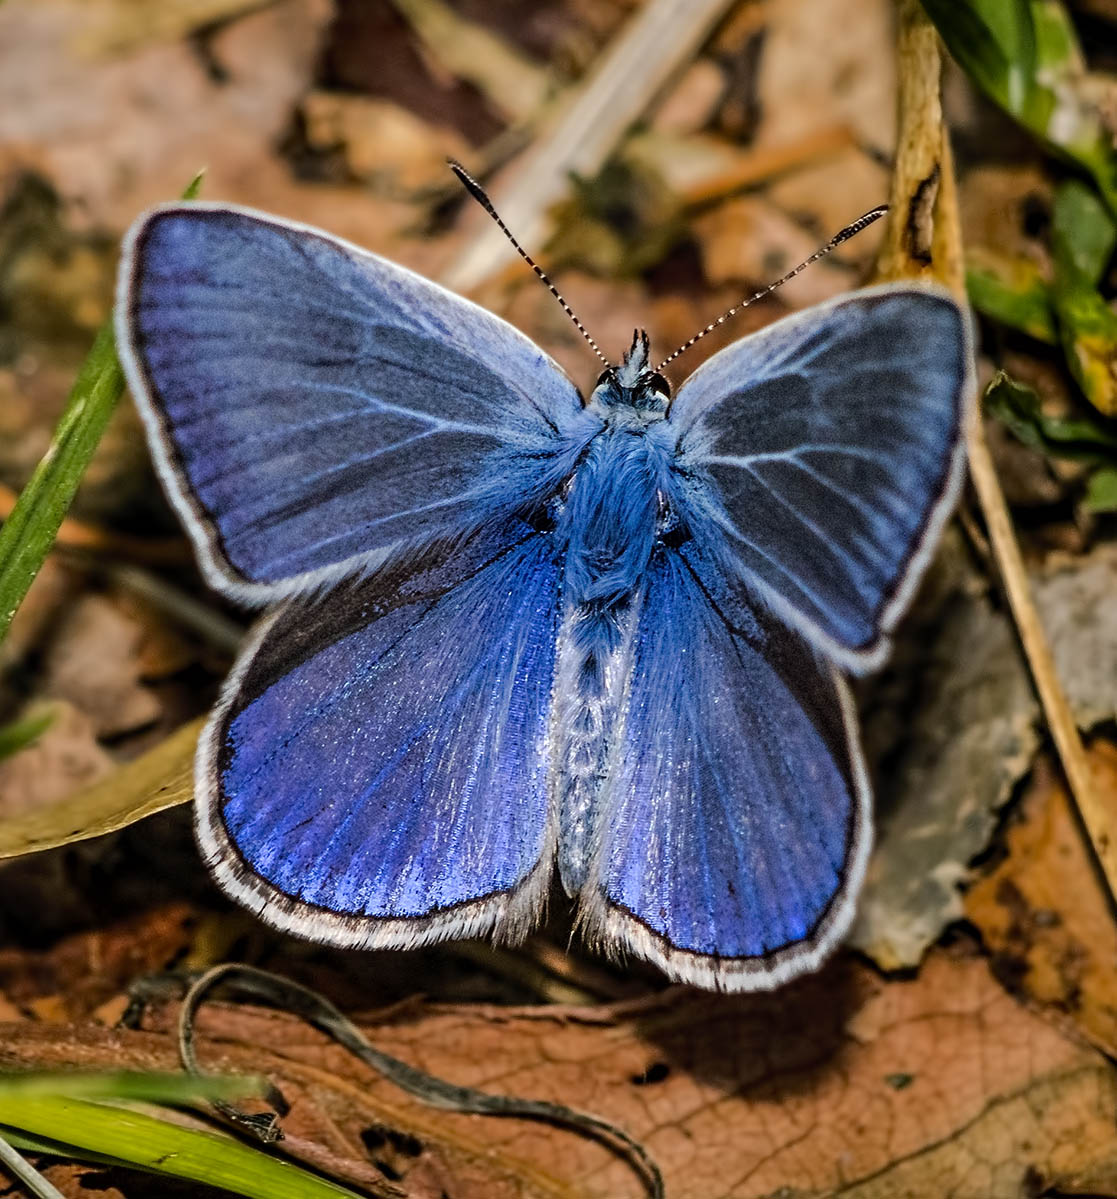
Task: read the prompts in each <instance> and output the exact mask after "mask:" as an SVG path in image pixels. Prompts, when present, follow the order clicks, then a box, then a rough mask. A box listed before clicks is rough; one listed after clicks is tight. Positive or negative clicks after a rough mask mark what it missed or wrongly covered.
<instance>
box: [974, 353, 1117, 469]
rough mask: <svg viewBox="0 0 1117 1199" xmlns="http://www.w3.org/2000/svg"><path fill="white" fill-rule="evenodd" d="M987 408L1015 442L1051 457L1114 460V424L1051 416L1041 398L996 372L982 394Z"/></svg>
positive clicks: (1116, 450)
mask: <svg viewBox="0 0 1117 1199" xmlns="http://www.w3.org/2000/svg"><path fill="white" fill-rule="evenodd" d="M985 406H986V409H987V410H988V411H989V412H990V413H991V414H992V415H993V416H996V417H997V418H998V419H999V420H1001V421H1003V422H1004V424H1006V425H1007V426H1008V427H1009V428H1010V429H1011V430H1012V432H1013V433H1014V434H1015V436H1016V437H1017V439H1018V440H1020V441H1022V442H1024V444H1025V445H1030V446H1035V447H1036V448H1037V449H1040V450H1043V451H1044V452H1045V453H1048V454H1051V455H1052V456H1053V457H1059V458H1073V459H1077V460H1079V461H1085V462H1098V463H1102V464H1105V465H1109V464H1110V463H1112V462H1113V460H1114V458H1115V457H1117V422H1113V421H1105V420H1102V419H1100V418H1098V417H1094V416H1090V415H1083V416H1081V417H1072V418H1067V417H1052V416H1047V415H1046V414H1045V413H1044V412H1043V407H1042V404H1041V403H1040V398H1039V396H1038V395H1036V393H1035V392H1034V391H1033V390H1032V388H1030V387H1028V386H1026V385H1025V384H1023V383H1017V382H1015V381H1014V380H1013V379H1010V378H1009V377H1008V375H1006V374H1005V373H1004V371H1000V372H998V374H997V375H996V376H995V378H994V379H993V381H992V382H991V383H990V384H989V386H988V388H987V389H986V391H985Z"/></svg>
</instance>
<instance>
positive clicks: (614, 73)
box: [442, 0, 732, 291]
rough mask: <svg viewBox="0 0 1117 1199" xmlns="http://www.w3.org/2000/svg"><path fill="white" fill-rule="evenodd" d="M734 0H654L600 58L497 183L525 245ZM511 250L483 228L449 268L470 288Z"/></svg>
mask: <svg viewBox="0 0 1117 1199" xmlns="http://www.w3.org/2000/svg"><path fill="white" fill-rule="evenodd" d="M731 3H732V0H649V2H648V3H647V4H645V5H643V7H642V8H640V10H639V11H638V12H637V13H636V14H635V16H633V17H632V19H631V20H630V21H629V22H628V24H627V25H626V26H625V27H624V29H623V30H622V31H621V33H620V34H619V35H618V37H617V38H616V39H615V41H614V42H613V44H612V45H611V46H610V47H609V48H608V49H607V50H606V51H605V52H604V53H603V54H602V55H600V57H599V58H598V60H597V62H596V63H595V64H594V66H593V69H592V71H591V72H590V74H589V76H588V77H587V79H586V80H585V82H584V83H583V84H582V85H581V86H580V87H577V88H572V89H571V97H570V101H569V104H568V106H566V107H565V108H564V109H563V111H562V112H561V114H559V115H557V116H556V118H555V123H554V124H553V125H552V127H551V128H550V130H549V131H545V132H543V133H542V134H541V135H540V136H539V138H538V140H537V141H536V143H535V145H534V146H533V147H532V149H531V150H530V151H528V152H527V153H525V154H524V156H523V157H522V158H521V159H520V160H519V161H518V162H517V163H516V165H515V167H514V170H515V178H514V179H512V180H510V181H509V182H508V184H507V185H506V186H505V185H503V184H501V183H498V184H496V186H494V187H493V188H492V198H493V202H494V204H495V205H496V207H497V208H498V209H499V211H500V214H501V216H503V218H504V219H505V221H507V222H508V225H509V227H510V228H511V229H513V230H515V233H516V236H517V237H518V238H519V239H520V240H521V241H522V242H523V243H524V244H525V245H527V246H531V247H533V248H534V247H535V246H537V245H539V244H540V242H541V241H542V239H543V236H544V232H545V229H546V221H547V210H548V209H549V208H550V206H551V205H552V204H554V203H555V202H556V201H557V200H559V199H561V198H562V197H563V195H565V193H566V190H567V188H568V187H569V183H570V176H571V174H579V175H593V174H594V173H595V172H596V171H597V170H598V169H599V168H600V167H601V165H602V164H603V163H604V162H605V160H606V158H608V156H609V155H610V154H611V153H612V151H613V149H614V147H615V146H616V144H617V143H618V142H619V141H620V139H621V138H622V137H623V136H624V134H625V133H626V132H627V131H628V129H629V127H630V126H631V125H632V123H633V122H634V121H635V120H637V119H638V118H639V117H640V116H641V114H642V113H643V112H644V110H645V109H646V108H647V106H648V105H649V104H650V103H651V101H652V100H653V99H654V97H655V96H656V94H657V93H658V92H659V90H660V89H661V88H662V87H663V85H664V83H666V82H667V80H668V79H670V78H671V77H672V75H673V74H674V72H675V71H676V70H677V69H678V68H679V66H680V65H681V64H684V63H687V62H689V61H690V59H691V57H692V56H693V54H694V52H695V51H696V50H697V49H698V47H699V46H700V45H701V44H702V42H703V41H704V40H705V38H706V36H707V35H708V34H709V32H710V30H711V29H712V28H713V26H714V24H715V23H716V22H717V21H718V20H719V18H720V17H721V16H722V15H723V14H724V13H725V11H726V10H727V9H728V8H729V7H730V4H731ZM510 253H511V249H510V247H509V245H508V243H507V242H506V241H505V240H504V238H503V237H502V236H501V235H500V233H498V232H497V231H496V229H488V228H482V229H481V230H480V232H479V233H478V236H476V237H474V238H472V239H471V240H470V242H469V244H468V245H467V246H466V248H465V250H464V252H463V253H462V255H461V256H460V257H459V258H458V259H457V261H456V262H454V263H452V264H451V266H450V267H449V268H448V269H447V270H446V271H444V272H443V274H442V282H443V283H445V284H446V286H447V287H452V288H453V289H454V290H456V291H469V290H471V289H472V288H474V287H476V286H477V285H478V284H479V283H481V282H482V281H483V280H484V279H487V278H488V277H489V276H490V275H492V274H493V273H494V272H495V271H496V270H498V269H499V268H500V267H501V266H502V265H503V264H504V262H505V260H506V258H507V257H508V256H509V254H510Z"/></svg>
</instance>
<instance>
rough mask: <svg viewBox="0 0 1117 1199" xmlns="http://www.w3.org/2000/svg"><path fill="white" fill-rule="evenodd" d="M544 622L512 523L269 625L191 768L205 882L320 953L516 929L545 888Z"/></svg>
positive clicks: (551, 556) (547, 612)
mask: <svg viewBox="0 0 1117 1199" xmlns="http://www.w3.org/2000/svg"><path fill="white" fill-rule="evenodd" d="M558 621H559V563H558V561H557V557H556V551H555V547H554V544H553V542H552V540H551V538H550V537H549V536H548V535H547V534H544V533H538V532H536V531H534V530H532V529H531V528H530V527H528V526H525V525H518V526H516V528H514V529H511V530H502V531H500V534H499V535H495V536H492V537H485V538H479V539H474V540H473V541H472V542H470V543H469V544H467V545H465V546H460V545H459V546H457V547H455V549H454V552H452V553H450V554H448V555H446V554H444V553H442V552H441V551H437V550H431V551H430V552H428V553H427V554H426V555H425V556H418V557H416V558H414V559H412V560H410V561H409V562H407V563H406V564H403V563H401V564H397V565H396V566H394V567H392V568H390V569H387V570H383V571H381V572H379V573H378V574H376V575H375V576H373V577H371V578H369V579H364V580H350V581H347V582H344V583H342V584H340V585H339V586H337V587H336V588H334V589H333V590H331V591H330V592H328V593H327V594H325V595H324V596H323V597H321V598H320V599H317V600H313V601H307V600H302V599H295V600H291V601H288V603H286V604H285V605H283V606H282V607H280V608H279V609H278V610H277V611H276V612H275V613H274V614H272V615H271V616H269V617H267V618H265V620H264V621H263V623H262V624H261V626H260V627H259V628H258V629H257V631H256V632H255V634H254V635H253V637H252V638H251V641H250V643H249V645H248V647H247V648H246V649H245V651H244V652H243V653H242V655H241V657H240V659H239V660H238V662H237V665H236V667H235V668H234V670H233V672H232V674H231V676H230V678H229V680H228V682H227V683H226V685H225V689H224V692H223V694H222V698H221V702H220V704H219V706H218V708H217V709H216V711H215V712H214V715H213V717H212V718H211V720H210V724H209V726H208V727H207V729H206V732H205V734H204V736H203V738H202V743H201V747H200V752H199V756H198V761H197V775H196V791H197V803H198V806H197V821H198V835H199V840H200V843H201V846H202V849H203V852H204V854H205V856H206V858H207V860H208V862H209V865H210V866H211V868H212V869H213V871H214V874H215V876H216V878H217V879H218V881H219V883H220V884H221V885H222V886H223V888H224V889H225V890H226V891H227V892H228V893H229V894H230V895H231V896H233V897H234V898H235V899H237V900H239V901H240V902H242V903H244V904H245V905H246V906H248V907H249V908H250V909H252V910H253V911H255V912H257V913H258V914H259V915H260V916H261V917H262V918H263V919H264V920H266V921H267V922H268V923H270V924H272V925H274V926H276V927H278V928H281V929H283V930H285V931H288V932H292V933H295V934H297V935H299V936H304V937H308V938H310V939H312V940H318V941H325V942H329V943H332V944H336V945H344V946H349V947H364V948H386V947H391V948H408V947H412V946H415V945H420V944H424V943H427V942H429V941H434V940H439V939H442V938H445V937H461V936H472V935H479V934H483V933H486V932H494V933H495V934H496V935H499V936H503V937H515V936H518V935H522V934H523V933H524V932H526V931H527V929H528V928H529V927H530V926H531V925H532V924H533V923H534V922H535V921H536V920H537V919H538V917H539V914H540V911H541V907H542V904H543V901H544V897H545V895H546V890H547V887H548V884H549V880H550V875H551V871H552V859H553V846H554V841H555V833H554V820H553V818H552V815H551V812H550V798H549V790H548V786H547V773H548V748H547V732H548V726H549V714H550V704H551V687H552V676H553V673H554V654H555V639H556V635H557V627H558Z"/></svg>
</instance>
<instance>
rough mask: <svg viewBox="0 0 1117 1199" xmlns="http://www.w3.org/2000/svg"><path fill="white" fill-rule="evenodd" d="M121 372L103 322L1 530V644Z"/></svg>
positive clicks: (112, 404) (120, 384)
mask: <svg viewBox="0 0 1117 1199" xmlns="http://www.w3.org/2000/svg"><path fill="white" fill-rule="evenodd" d="M123 393H124V374H123V372H122V371H121V369H120V363H119V361H118V360H117V357H116V349H115V346H114V345H113V335H112V324H111V322H106V323H105V324H104V325H103V326H102V327H101V330H100V332H99V333H98V334H97V338H96V340H95V341H94V342H93V349H92V350H90V352H89V357H88V358H86V360H85V362H84V363H83V364H82V368H81V370H80V371H79V372H78V377H77V381H76V382H75V383H74V386H73V390H72V391H71V392H70V398H69V400H68V401H67V403H66V411H65V412H64V413H63V414H62V419H61V420H60V421H59V423H58V427H57V428H56V429H55V431H54V438H53V440H52V441H51V444H50V448H49V449H48V450H47V452H46V454H45V455H44V457H43V459H42V461H41V462H40V463H39V465H38V466H37V467H36V468H35V472H34V474H33V475H32V476H31V478H30V480H29V481H28V484H27V486H26V487H25V488H24V489H23V491H22V492H20V496H19V499H18V500H17V501H16V504H15V507H14V508H13V509H12V513H11V515H10V516H9V517H8V519H7V520H6V521H5V522H4V526H3V528H0V640H3V638H4V636H5V634H6V633H7V631H8V627H9V626H10V625H11V623H12V617H13V616H15V614H16V610H17V609H18V608H19V605H20V604H21V603H22V602H23V597H24V596H25V595H26V594H27V591H28V588H29V587H30V586H31V584H32V582H33V581H34V579H35V576H36V575H37V574H38V573H39V568H40V567H41V566H42V564H43V560H44V559H45V558H46V556H47V553H48V552H49V551H50V547H51V546H52V545H53V544H54V539H55V536H56V535H57V533H58V526H59V525H60V524H61V523H62V518H63V517H64V516H65V515H66V511H67V509H68V508H69V507H70V503H71V501H72V500H73V498H74V492H76V491H77V489H78V484H79V483H80V482H81V477H82V475H83V474H84V473H85V468H86V467H87V466H88V465H89V461H90V459H91V458H92V457H93V451H94V450H95V449H96V448H97V443H98V442H99V441H100V440H101V434H102V433H104V431H105V426H106V425H107V424H108V423H109V417H111V416H112V414H113V411H114V410H115V408H116V405H117V401H118V400H119V399H120V397H121V395H122V394H123Z"/></svg>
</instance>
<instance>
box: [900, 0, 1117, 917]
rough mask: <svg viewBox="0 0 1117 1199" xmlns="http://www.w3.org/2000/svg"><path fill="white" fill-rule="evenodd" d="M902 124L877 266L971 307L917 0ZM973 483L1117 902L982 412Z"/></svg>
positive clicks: (928, 43)
mask: <svg viewBox="0 0 1117 1199" xmlns="http://www.w3.org/2000/svg"><path fill="white" fill-rule="evenodd" d="M898 14H899V57H900V71H899V78H900V128H899V131H898V139H897V140H898V144H899V146H900V152H899V154H898V156H897V162H896V171H895V173H894V176H893V187H892V204H891V207H892V216H891V219H890V221H889V226H888V230H887V232H886V235H885V241H884V245H883V247H882V250H881V255H880V258H879V260H878V273H879V275H880V277H882V278H885V279H901V278H913V277H916V278H918V277H929V278H934V279H937V280H938V281H939V282H941V283H943V284H945V285H946V286H947V287H948V288H950V290H951V291H952V292H953V293H954V294H955V295H956V296H957V297H958V298H959V299H960V300H961V301H963V302H965V296H966V287H965V272H964V266H963V258H962V234H961V225H960V220H959V215H958V203H957V195H956V191H955V178H954V164H953V160H952V157H951V152H950V143H949V141H948V139H947V134H946V129H945V126H944V124H943V119H942V108H941V104H940V99H939V85H940V73H941V66H942V57H941V54H942V52H941V48H940V44H939V40H938V35H937V34H936V33H935V30H934V27H933V26H932V25H931V22H930V21H929V20H928V19H927V17H926V15H925V14H924V12H923V9H922V7H921V6H920V4H919V3H918V0H898ZM966 438H967V449H968V453H969V466H970V477H971V478H972V479H973V484H974V489H975V491H976V492H977V497H978V501H979V503H980V505H981V511H982V515H983V516H984V518H985V525H986V528H987V529H988V532H989V541H990V544H991V546H992V550H993V557H994V559H995V561H996V563H997V567H998V569H999V571H1000V574H1001V579H1002V581H1003V583H1004V588H1005V593H1006V594H1007V596H1008V600H1009V605H1010V607H1011V609H1012V614H1013V617H1014V619H1015V621H1016V628H1017V631H1018V633H1019V636H1020V641H1021V643H1022V645H1023V647H1024V653H1025V655H1026V656H1027V659H1028V665H1029V667H1030V669H1031V672H1032V678H1033V679H1034V681H1035V686H1036V691H1037V692H1038V694H1039V699H1040V703H1041V704H1042V705H1043V711H1044V715H1045V716H1046V719H1047V725H1048V728H1049V729H1050V730H1051V736H1052V738H1053V740H1054V742H1055V748H1056V749H1057V751H1058V753H1059V758H1060V760H1061V762H1062V765H1063V770H1064V772H1065V773H1066V777H1067V782H1068V783H1069V784H1070V789H1071V792H1072V794H1073V796H1074V799H1075V802H1076V804H1077V805H1078V811H1079V814H1080V815H1081V817H1082V823H1083V825H1084V826H1085V828H1086V831H1087V833H1088V835H1089V837H1090V840H1091V843H1092V845H1093V848H1094V852H1095V853H1096V854H1097V858H1098V861H1099V863H1100V865H1101V868H1102V870H1103V872H1104V874H1105V877H1106V880H1107V882H1108V884H1109V889H1110V892H1111V893H1112V894H1113V896H1114V897H1115V898H1117V821H1115V818H1114V816H1113V814H1112V813H1110V812H1109V811H1108V810H1107V809H1106V806H1105V805H1104V803H1102V802H1101V800H1100V799H1099V796H1098V794H1097V792H1096V791H1095V789H1094V785H1093V778H1092V773H1091V769H1090V763H1089V760H1088V758H1087V757H1086V754H1085V751H1084V749H1083V747H1082V739H1081V737H1080V736H1079V733H1078V727H1077V726H1076V724H1075V722H1074V716H1073V714H1072V713H1071V709H1070V705H1069V703H1068V702H1067V698H1066V695H1065V693H1064V691H1063V688H1062V685H1061V684H1060V682H1059V677H1058V674H1057V673H1056V670H1055V662H1054V658H1053V657H1052V654H1051V648H1050V645H1049V644H1048V641H1047V636H1046V634H1045V633H1044V630H1043V625H1042V624H1041V623H1040V619H1039V614H1038V613H1037V611H1036V607H1035V603H1034V602H1033V600H1032V595H1031V588H1030V586H1029V583H1028V575H1027V571H1026V570H1025V567H1024V560H1023V557H1022V555H1021V553H1020V546H1019V544H1018V542H1017V540H1016V534H1015V532H1014V530H1013V526H1012V518H1011V516H1010V515H1009V511H1008V505H1007V504H1006V503H1005V498H1004V493H1003V492H1002V491H1001V486H1000V483H999V482H998V480H997V474H996V469H995V467H994V466H993V460H992V457H991V456H990V453H989V447H988V445H987V444H986V442H985V434H984V430H983V428H982V424H981V417H980V414H979V410H978V406H977V405H976V404H974V405H973V407H972V409H971V420H970V422H969V426H968V428H967V431H966Z"/></svg>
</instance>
